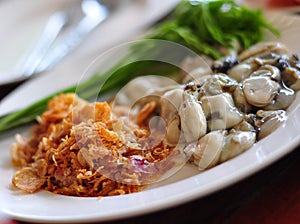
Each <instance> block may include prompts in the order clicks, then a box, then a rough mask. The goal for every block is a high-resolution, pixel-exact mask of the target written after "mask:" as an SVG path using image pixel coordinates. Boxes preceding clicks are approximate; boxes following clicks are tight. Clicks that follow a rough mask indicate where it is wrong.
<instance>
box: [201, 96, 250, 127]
mask: <svg viewBox="0 0 300 224" xmlns="http://www.w3.org/2000/svg"><path fill="white" fill-rule="evenodd" d="M201 102H202V108H203V111H204V113H205V115H206V118H207V123H208V128H209V130H218V129H228V128H231V127H233V126H234V125H236V124H238V123H240V122H241V121H242V120H243V116H244V115H243V114H242V113H241V112H240V111H239V110H238V108H237V107H236V106H235V104H234V101H233V99H232V96H231V95H230V94H229V93H222V94H218V95H215V96H204V97H202V98H201Z"/></svg>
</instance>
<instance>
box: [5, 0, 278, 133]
mask: <svg viewBox="0 0 300 224" xmlns="http://www.w3.org/2000/svg"><path fill="white" fill-rule="evenodd" d="M265 30H269V31H271V32H272V33H273V34H274V35H277V36H278V35H279V31H278V30H276V29H275V28H274V27H273V26H272V25H270V24H269V23H268V22H267V21H266V19H265V18H264V16H263V13H262V11H261V10H259V9H251V8H248V7H247V6H243V5H239V4H237V3H235V1H234V0H211V1H209V0H206V1H200V0H198V1H197V0H190V1H181V2H180V3H179V4H178V6H177V7H176V8H175V9H174V10H173V11H172V12H171V13H170V14H169V15H168V16H167V17H166V18H165V19H164V20H163V21H161V22H160V23H159V24H157V25H156V26H155V27H153V28H152V29H151V30H150V32H149V33H148V34H147V35H146V36H145V40H147V39H154V40H157V39H158V40H167V41H171V42H174V43H176V44H179V45H182V46H185V47H186V48H188V49H190V50H191V51H193V52H195V53H197V54H205V55H207V56H209V57H211V58H213V59H219V58H221V57H223V56H224V55H223V54H222V53H221V51H220V50H219V49H220V46H222V47H226V48H228V49H233V50H236V49H234V48H235V46H236V45H234V44H233V43H238V45H239V46H240V48H241V49H246V48H249V47H250V46H251V45H253V44H255V43H257V42H259V41H261V40H262V39H263V34H264V31H265ZM153 48H155V46H151V44H150V45H149V44H148V45H147V44H146V46H145V45H144V46H142V45H141V44H140V43H139V44H137V45H133V50H132V52H130V54H129V55H126V56H125V57H124V58H123V59H121V60H120V61H119V62H118V63H116V65H114V66H112V68H110V69H108V70H107V71H105V72H102V73H96V74H94V75H93V76H91V77H90V78H88V79H87V80H85V81H83V82H81V83H80V84H78V85H74V86H71V87H68V88H66V89H63V90H60V91H57V92H55V93H53V94H51V95H49V96H47V97H45V98H43V99H41V100H38V101H36V102H35V103H33V104H31V105H29V106H27V107H25V108H23V109H20V110H18V111H15V112H11V113H9V114H6V115H3V116H1V117H0V133H2V132H5V131H7V130H10V129H12V128H16V127H19V126H22V125H25V124H28V123H31V122H33V121H35V119H36V117H37V116H39V115H41V114H42V113H43V112H44V111H45V109H46V107H47V104H48V101H49V100H50V99H51V98H53V97H54V96H56V95H59V94H63V93H76V94H77V95H79V97H81V98H83V99H85V100H91V99H92V98H94V97H95V96H99V97H101V96H102V95H104V94H107V93H109V92H113V91H117V90H118V89H120V88H122V87H123V86H124V85H126V83H128V82H129V81H130V80H132V79H133V78H135V77H138V76H142V75H147V74H157V75H165V76H169V75H171V74H174V73H176V72H178V71H179V69H180V68H178V67H176V66H174V65H170V64H167V63H164V62H159V61H155V60H136V62H134V59H135V57H136V59H139V58H143V55H147V54H149V51H148V50H152V51H151V52H152V53H153V52H155V53H156V54H162V53H163V54H166V52H163V49H160V50H157V49H156V50H153ZM153 54H154V53H153ZM171 56H172V55H166V57H171ZM183 57H184V56H183ZM153 58H155V56H153ZM178 60H183V58H180V59H178ZM100 86H101V88H99V87H100Z"/></svg>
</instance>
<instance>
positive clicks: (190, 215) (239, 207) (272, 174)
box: [0, 1, 300, 224]
mask: <svg viewBox="0 0 300 224" xmlns="http://www.w3.org/2000/svg"><path fill="white" fill-rule="evenodd" d="M277 2H278V1H277ZM11 87H13V86H11ZM11 87H8V89H11ZM8 89H3V88H2V89H1V88H0V100H1V98H2V97H3V96H4V95H5V94H6V93H7V92H8ZM0 102H1V101H0ZM299 170H300V146H298V147H297V148H296V149H295V150H294V151H292V152H291V153H290V154H288V155H286V156H285V157H284V158H282V159H280V160H279V161H277V162H276V163H274V164H272V165H270V166H269V167H267V168H265V169H263V170H261V171H260V172H258V173H256V174H254V175H252V176H250V177H248V178H246V179H244V180H242V181H240V182H238V183H236V184H234V185H233V186H230V187H228V188H225V189H223V190H221V191H218V192H215V193H214V194H212V195H208V196H206V197H204V198H200V199H198V200H195V201H192V202H189V203H186V204H183V205H180V206H176V207H174V208H170V209H167V210H162V211H159V212H156V213H151V214H148V215H144V216H139V217H134V218H130V219H126V220H118V221H114V222H107V224H109V223H110V224H114V223H120V224H129V223H130V224H131V223H143V224H146V223H173V224H174V223H228V224H235V223H237V224H239V223H243V224H247V223H251V224H252V223H264V224H269V223H270V224H274V223H284V224H298V223H300V212H299V211H300V178H299ZM0 223H1V224H6V223H7V224H8V223H10V224H12V223H15V224H17V223H18V222H17V221H14V220H1V217H0ZM23 224H25V223H23Z"/></svg>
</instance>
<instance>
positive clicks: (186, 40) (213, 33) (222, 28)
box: [149, 0, 279, 59]
mask: <svg viewBox="0 0 300 224" xmlns="http://www.w3.org/2000/svg"><path fill="white" fill-rule="evenodd" d="M170 17H171V18H170V19H169V20H168V21H166V22H162V24H160V25H159V26H157V27H156V28H155V29H154V33H153V34H152V35H150V36H149V38H156V39H164V40H169V41H173V42H176V43H179V44H182V45H184V46H186V47H188V48H190V49H191V50H194V51H195V52H197V53H199V54H200V53H201V54H206V55H209V56H211V57H213V58H214V59H218V58H220V57H222V56H223V55H222V53H221V52H220V51H218V46H225V47H228V48H234V44H233V43H235V42H237V43H239V44H240V45H241V47H242V48H243V49H245V48H248V47H250V46H251V45H253V44H255V43H257V42H259V41H261V40H262V39H263V31H264V29H268V30H270V31H271V32H272V33H274V34H275V35H277V36H278V35H279V31H278V30H276V29H275V28H274V27H272V26H271V25H270V24H269V23H268V22H267V21H266V19H265V18H264V16H263V13H262V10H260V9H250V8H248V7H247V6H242V5H239V4H237V3H236V2H235V1H233V0H211V1H207V0H198V1H196V0H190V1H182V2H181V3H180V4H179V6H178V7H177V8H176V9H175V11H174V12H173V13H172V15H171V16H170Z"/></svg>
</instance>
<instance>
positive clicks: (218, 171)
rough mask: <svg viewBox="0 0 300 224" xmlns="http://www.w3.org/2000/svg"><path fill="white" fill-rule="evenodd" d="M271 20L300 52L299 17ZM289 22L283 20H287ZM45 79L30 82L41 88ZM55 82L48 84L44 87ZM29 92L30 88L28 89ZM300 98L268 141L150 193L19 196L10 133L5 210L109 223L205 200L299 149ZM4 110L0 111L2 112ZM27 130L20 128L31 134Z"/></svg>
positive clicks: (2, 191)
mask: <svg viewBox="0 0 300 224" xmlns="http://www.w3.org/2000/svg"><path fill="white" fill-rule="evenodd" d="M266 15H267V17H268V18H269V20H270V21H271V22H272V23H274V24H277V25H278V26H279V28H280V29H281V30H282V32H283V33H282V34H283V36H282V37H281V40H282V42H284V43H286V44H287V46H288V47H290V48H291V49H292V50H293V51H294V52H296V53H299V52H300V46H299V42H298V40H299V35H300V32H299V30H297V27H300V21H299V20H300V19H299V18H297V17H295V16H284V14H282V13H281V12H268V13H267V14H266ZM282 20H284V21H282ZM39 82H40V80H39V81H37V80H34V81H33V82H30V83H28V84H27V86H26V88H30V87H32V88H37V87H36V86H37V85H39V84H40V83H39ZM52 85H53V84H51V83H44V86H43V88H44V89H48V88H52V87H51V86H52ZM27 91H28V90H27ZM23 92H26V91H25V89H21V90H19V91H16V93H15V95H13V96H11V97H9V98H8V99H7V102H10V103H11V104H13V103H15V102H16V101H15V100H16V97H17V96H20V97H23V98H24V100H25V101H26V102H29V101H30V100H29V99H30V98H27V99H26V97H24V96H22V94H23ZM299 105H300V94H298V95H297V98H296V100H295V102H294V103H293V104H292V105H291V107H290V108H289V110H288V116H289V119H288V120H287V122H286V123H285V124H284V125H283V126H281V127H280V128H278V129H277V130H276V131H275V132H274V133H272V134H271V135H270V136H268V137H267V138H265V139H263V140H261V141H260V142H258V143H256V144H255V145H254V147H252V148H251V149H249V150H248V151H246V152H245V153H243V154H241V155H240V156H238V157H236V158H234V159H232V160H230V161H228V162H225V163H223V164H221V165H218V166H216V167H214V168H212V169H210V170H207V171H205V172H202V173H198V171H197V170H196V169H195V168H194V167H193V166H190V165H186V166H185V167H184V168H183V169H182V170H181V171H179V172H178V173H176V174H175V175H174V176H172V177H171V178H169V179H167V180H164V181H163V182H159V183H156V184H155V185H152V186H150V187H149V188H148V189H147V190H144V191H142V192H139V193H134V194H130V195H124V196H113V197H104V198H102V199H98V198H77V197H68V196H61V195H54V194H52V193H49V192H46V191H41V192H39V193H35V194H20V193H17V192H16V191H13V190H11V177H12V175H13V173H14V169H13V168H12V166H11V164H10V156H9V147H10V145H11V143H12V142H14V137H13V134H14V133H15V132H13V131H11V132H8V133H6V134H4V135H1V136H0V149H1V150H0V176H1V178H0V211H1V212H3V213H4V214H6V215H9V216H11V217H13V218H15V219H17V220H23V221H29V222H43V223H63V222H70V223H76V222H88V221H107V220H114V219H121V218H125V217H132V216H136V215H140V214H145V213H150V212H153V211H157V210H160V209H163V208H168V207H171V206H175V205H179V204H182V203H185V202H188V201H190V200H193V199H196V198H200V197H203V196H205V195H208V194H210V193H213V192H215V191H217V190H220V189H222V188H224V187H227V186H229V185H231V184H234V183H236V182H238V181H239V180H241V179H243V178H245V177H247V176H249V175H251V174H253V173H255V172H257V171H259V170H261V169H263V168H264V167H266V166H268V165H270V164H271V163H273V162H275V161H277V160H278V159H280V158H282V157H283V156H284V155H286V154H288V153H289V152H291V151H292V150H294V149H295V147H296V146H298V145H299V143H300V106H299ZM0 109H1V108H0ZM26 130H27V129H24V128H22V129H20V130H19V131H20V132H21V133H26Z"/></svg>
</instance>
